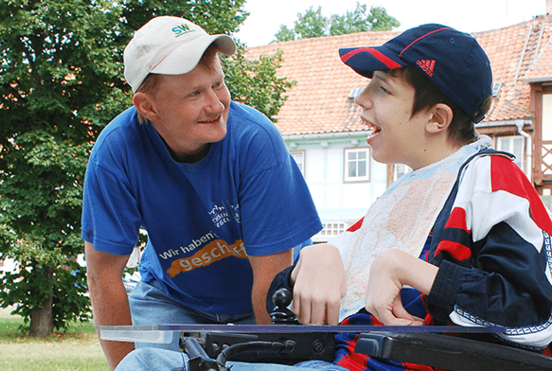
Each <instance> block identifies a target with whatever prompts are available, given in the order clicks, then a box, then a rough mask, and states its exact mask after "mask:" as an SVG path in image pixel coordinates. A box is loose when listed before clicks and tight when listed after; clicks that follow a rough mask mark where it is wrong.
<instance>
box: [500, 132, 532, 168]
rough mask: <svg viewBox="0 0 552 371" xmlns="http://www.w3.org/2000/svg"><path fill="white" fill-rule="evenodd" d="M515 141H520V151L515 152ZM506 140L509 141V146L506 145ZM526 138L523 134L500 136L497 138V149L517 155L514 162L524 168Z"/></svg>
mask: <svg viewBox="0 0 552 371" xmlns="http://www.w3.org/2000/svg"><path fill="white" fill-rule="evenodd" d="M515 141H519V142H520V144H521V146H520V151H518V153H516V152H514V148H515ZM505 142H507V143H508V145H507V146H505V145H504V144H505ZM524 147H525V138H523V137H522V136H521V135H510V136H500V137H497V138H496V149H497V150H499V151H504V152H508V153H511V154H513V155H515V156H516V158H515V159H514V163H515V164H516V165H517V166H519V168H520V169H522V170H523V158H524V155H525V153H524V151H525V148H524Z"/></svg>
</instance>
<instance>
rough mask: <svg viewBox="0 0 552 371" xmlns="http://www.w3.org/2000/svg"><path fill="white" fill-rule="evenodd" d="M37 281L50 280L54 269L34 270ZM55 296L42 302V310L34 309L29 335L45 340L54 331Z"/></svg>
mask: <svg viewBox="0 0 552 371" xmlns="http://www.w3.org/2000/svg"><path fill="white" fill-rule="evenodd" d="M34 271H35V277H36V279H37V280H44V279H45V280H49V279H50V278H51V277H52V273H53V269H52V268H50V267H44V268H43V269H42V270H38V269H36V268H35V269H34ZM53 301H54V297H53V295H50V296H48V297H47V298H46V300H44V301H43V302H42V308H39V307H36V308H33V311H32V313H31V326H30V329H29V335H30V336H33V337H41V338H45V337H48V336H50V335H51V334H52V332H53V331H54V318H53V316H52V303H53Z"/></svg>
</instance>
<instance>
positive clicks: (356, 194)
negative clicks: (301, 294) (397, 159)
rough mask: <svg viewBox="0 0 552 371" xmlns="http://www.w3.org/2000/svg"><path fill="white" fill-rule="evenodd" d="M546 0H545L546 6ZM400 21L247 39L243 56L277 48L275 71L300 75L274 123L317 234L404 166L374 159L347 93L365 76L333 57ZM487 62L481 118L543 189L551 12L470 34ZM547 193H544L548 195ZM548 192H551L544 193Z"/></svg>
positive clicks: (550, 106)
mask: <svg viewBox="0 0 552 371" xmlns="http://www.w3.org/2000/svg"><path fill="white" fill-rule="evenodd" d="M551 4H552V0H547V9H548V11H549V12H550V11H551V8H552V6H551ZM399 33H400V32H397V31H376V32H361V33H355V34H349V35H340V36H327V37H320V38H311V39H303V40H295V41H288V42H281V43H274V44H270V45H266V46H261V47H255V48H251V49H249V51H248V54H247V56H248V58H251V59H257V58H258V56H259V55H260V54H268V55H270V54H273V53H275V51H276V50H278V49H281V50H282V51H283V58H284V61H283V63H282V66H281V68H280V69H279V71H278V73H279V76H285V77H287V78H288V80H295V81H296V82H297V84H296V85H295V86H294V87H293V88H292V89H291V90H290V91H289V92H288V94H287V95H288V99H287V100H286V102H285V104H284V106H283V107H282V109H281V110H280V112H279V114H278V116H277V117H276V126H277V127H278V128H279V130H280V132H281V133H282V135H283V137H284V140H285V142H286V144H287V146H288V148H289V150H290V151H291V153H292V154H293V156H294V157H295V159H296V161H297V163H298V165H299V166H300V168H301V169H302V171H303V174H304V176H305V179H306V181H307V184H308V185H309V188H310V190H311V193H312V195H313V198H314V201H315V204H316V207H317V209H318V212H319V214H320V217H321V219H322V222H323V224H324V230H323V231H322V232H321V233H319V234H318V235H317V236H316V237H315V241H324V240H326V239H327V238H328V236H331V235H335V234H338V233H339V232H341V231H343V230H344V229H346V228H347V227H348V226H349V225H350V224H351V223H354V222H355V221H357V220H358V219H360V218H361V217H363V216H364V214H365V213H366V210H367V209H368V208H369V206H370V205H371V204H372V203H373V202H374V200H375V199H376V198H377V197H378V196H379V195H381V194H382V192H383V191H384V189H385V188H386V186H387V185H388V184H389V183H390V182H392V181H393V180H394V179H396V178H397V177H398V176H399V175H400V174H402V173H403V172H404V171H407V170H408V169H405V168H404V166H401V165H399V166H388V165H383V164H379V163H376V162H375V161H373V160H372V158H371V155H370V147H369V146H367V144H366V140H365V139H366V136H367V131H366V130H367V129H366V127H364V126H363V125H362V124H361V123H360V116H359V115H360V110H359V109H358V108H357V107H356V105H355V104H354V102H353V99H354V97H355V95H356V94H358V92H359V91H360V90H361V89H362V88H363V87H364V86H365V85H366V83H367V80H366V79H365V78H363V77H361V76H359V75H357V74H355V73H354V72H353V71H352V70H351V69H350V68H348V67H347V66H345V65H344V64H343V63H342V62H341V61H340V59H339V55H338V49H339V48H340V47H352V46H372V45H380V44H382V43H384V42H385V41H387V40H389V39H391V38H393V37H394V36H396V35H398V34H399ZM472 35H473V36H474V37H475V38H476V39H477V40H478V41H479V43H480V44H481V46H482V47H483V48H484V49H485V51H486V52H487V54H488V55H489V58H490V60H491V66H492V68H493V80H494V85H493V105H492V108H491V111H490V113H489V115H488V117H487V118H485V120H484V121H483V122H481V123H480V124H478V125H477V130H478V131H479V132H480V133H481V134H486V135H489V136H490V137H491V138H493V141H494V143H495V146H496V148H497V149H502V150H506V151H509V152H512V153H514V154H515V155H516V157H517V159H516V162H517V164H518V165H519V166H520V167H521V168H522V170H523V171H524V172H525V173H526V174H527V176H528V177H529V179H531V181H532V182H533V183H534V185H535V187H536V188H537V190H538V192H539V194H541V195H544V196H546V195H550V194H551V190H552V14H550V13H547V14H546V15H542V16H538V17H535V18H533V19H532V20H531V21H528V22H523V23H520V24H516V25H512V26H510V27H505V28H501V29H497V30H491V31H485V32H478V33H473V34H472ZM548 198H549V197H548ZM548 202H549V200H548ZM549 206H550V204H549Z"/></svg>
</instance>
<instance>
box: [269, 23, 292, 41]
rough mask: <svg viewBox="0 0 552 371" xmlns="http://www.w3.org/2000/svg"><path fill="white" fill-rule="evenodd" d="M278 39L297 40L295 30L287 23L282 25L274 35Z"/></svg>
mask: <svg viewBox="0 0 552 371" xmlns="http://www.w3.org/2000/svg"><path fill="white" fill-rule="evenodd" d="M274 37H276V40H277V41H293V40H295V31H293V30H290V29H289V28H288V26H286V25H285V24H282V25H280V30H278V32H277V33H276V34H275V35H274Z"/></svg>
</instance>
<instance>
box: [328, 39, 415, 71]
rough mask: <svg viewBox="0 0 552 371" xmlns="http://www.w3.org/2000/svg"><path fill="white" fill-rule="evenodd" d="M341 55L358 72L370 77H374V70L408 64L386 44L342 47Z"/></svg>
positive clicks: (389, 68) (383, 69) (400, 66)
mask: <svg viewBox="0 0 552 371" xmlns="http://www.w3.org/2000/svg"><path fill="white" fill-rule="evenodd" d="M339 56H340V57H341V60H342V61H343V63H345V64H346V65H347V66H349V67H351V68H352V69H353V70H354V71H355V72H356V73H358V74H359V75H362V76H364V77H368V78H372V75H373V73H374V71H387V70H391V69H393V68H402V67H406V66H407V65H408V63H406V62H404V61H403V60H402V59H401V58H400V57H399V56H398V55H397V54H396V53H394V52H393V51H391V50H389V49H388V48H386V47H384V46H375V47H358V48H342V49H339Z"/></svg>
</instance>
